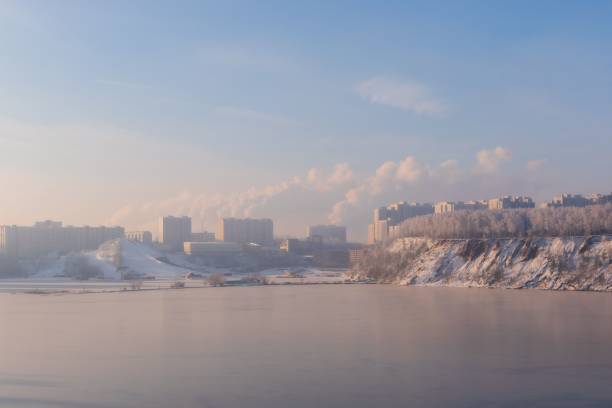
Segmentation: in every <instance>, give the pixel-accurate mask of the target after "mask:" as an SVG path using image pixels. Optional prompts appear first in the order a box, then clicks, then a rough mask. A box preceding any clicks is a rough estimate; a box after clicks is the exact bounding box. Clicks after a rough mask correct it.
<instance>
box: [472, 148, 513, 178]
mask: <svg viewBox="0 0 612 408" xmlns="http://www.w3.org/2000/svg"><path fill="white" fill-rule="evenodd" d="M511 158H512V155H511V153H510V150H508V149H506V148H504V147H501V146H498V147H496V148H495V149H491V150H486V149H483V150H480V151H479V152H478V153H476V171H477V172H479V173H495V172H496V171H497V170H498V169H499V166H500V165H501V164H502V163H503V162H507V161H509V160H510V159H511Z"/></svg>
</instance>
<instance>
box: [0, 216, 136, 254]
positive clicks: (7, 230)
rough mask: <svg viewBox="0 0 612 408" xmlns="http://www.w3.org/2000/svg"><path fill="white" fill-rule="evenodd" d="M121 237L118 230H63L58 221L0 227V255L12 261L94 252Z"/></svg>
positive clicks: (106, 228) (74, 228) (111, 228)
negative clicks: (52, 254)
mask: <svg viewBox="0 0 612 408" xmlns="http://www.w3.org/2000/svg"><path fill="white" fill-rule="evenodd" d="M124 235H125V231H124V229H123V228H122V227H91V226H83V227H73V226H63V224H62V222H59V221H42V222H37V223H35V224H34V225H32V226H17V225H2V226H0V253H3V254H4V255H6V256H10V257H15V258H35V257H39V256H44V255H48V254H51V253H59V254H65V253H69V252H76V251H86V250H94V249H97V248H98V247H99V246H100V245H101V244H102V243H104V242H106V241H109V240H111V239H116V238H123V237H124Z"/></svg>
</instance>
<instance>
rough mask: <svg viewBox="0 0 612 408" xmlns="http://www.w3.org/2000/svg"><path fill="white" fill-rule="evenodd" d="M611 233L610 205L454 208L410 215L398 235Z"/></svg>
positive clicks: (453, 235) (505, 235)
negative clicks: (488, 208) (483, 208)
mask: <svg viewBox="0 0 612 408" xmlns="http://www.w3.org/2000/svg"><path fill="white" fill-rule="evenodd" d="M610 233H612V204H606V205H593V206H587V207H561V208H538V209H515V210H476V211H456V212H452V213H445V214H432V215H426V216H421V217H415V218H410V219H408V220H406V221H404V222H403V223H402V225H401V228H400V236H401V237H427V238H505V237H529V236H571V235H594V234H610Z"/></svg>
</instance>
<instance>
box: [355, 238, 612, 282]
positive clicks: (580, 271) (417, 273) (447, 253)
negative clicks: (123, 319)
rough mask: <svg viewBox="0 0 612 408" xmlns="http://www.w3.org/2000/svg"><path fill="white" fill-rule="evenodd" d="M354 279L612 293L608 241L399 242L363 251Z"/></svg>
mask: <svg viewBox="0 0 612 408" xmlns="http://www.w3.org/2000/svg"><path fill="white" fill-rule="evenodd" d="M353 276H354V277H355V278H359V279H363V278H369V279H374V280H376V281H378V282H385V283H397V284H403V285H436V286H465V287H495V288H517V289H518V288H539V289H556V290H594V291H612V237H610V236H591V237H571V238H525V239H465V240H444V239H437V240H434V239H425V238H402V239H397V240H395V241H393V242H391V243H389V244H388V245H387V246H385V247H379V248H375V249H372V250H369V251H367V252H366V254H365V256H364V259H363V261H362V262H361V263H360V264H359V265H357V266H356V267H355V269H354V270H353Z"/></svg>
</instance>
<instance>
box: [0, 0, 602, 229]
mask: <svg viewBox="0 0 612 408" xmlns="http://www.w3.org/2000/svg"><path fill="white" fill-rule="evenodd" d="M610 21H612V3H610V2H602V1H592V2H591V1H581V2H569V1H538V2H528V1H513V2H490V1H482V2H478V1H468V2H462V1H449V2H410V1H397V2H396V1H388V2H382V3H381V2H375V1H372V2H366V1H350V2H349V1H324V2H316V1H308V2H300V3H299V4H298V2H282V1H265V2H261V1H257V2H256V1H244V2H242V1H241V2H238V1H223V2H206V1H172V2H170V1H164V2H161V1H150V0H149V1H138V0H134V1H129V2H126V1H103V2H102V1H100V2H92V1H61V0H54V1H42V0H41V1H29V0H19V1H6V0H0V146H1V148H0V153H1V155H2V157H1V159H0V187H1V189H0V192H1V193H0V224H25V225H28V224H31V223H33V222H34V221H36V220H41V219H55V220H62V221H64V223H65V224H72V225H86V224H87V225H121V226H124V227H125V228H126V229H128V230H131V229H150V230H152V231H153V232H154V233H155V232H156V230H155V228H156V227H155V226H156V220H157V218H158V217H159V216H161V215H165V214H173V215H190V216H192V217H193V223H194V230H202V229H205V230H214V226H215V223H216V219H217V217H220V216H238V217H243V216H251V217H271V218H273V219H274V221H275V233H276V234H277V235H279V236H303V235H304V234H305V231H306V227H307V226H308V225H310V224H322V223H336V224H340V225H346V226H347V227H348V233H349V237H350V238H351V239H353V240H364V239H365V238H366V231H367V224H368V222H369V221H370V218H371V213H372V209H373V208H375V207H377V206H381V205H386V204H389V203H391V202H394V201H399V200H406V201H419V202H423V201H428V202H434V201H438V200H465V199H482V198H491V197H496V196H499V195H506V194H515V195H519V194H522V195H530V196H532V197H533V198H534V199H535V200H536V201H539V202H542V201H545V200H549V199H551V198H552V196H553V195H555V194H557V193H559V192H573V193H591V192H606V193H609V192H610V191H612V183H611V180H612V178H611V177H610V176H611V175H612V160H610V157H612V92H611V91H612V24H610Z"/></svg>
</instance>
